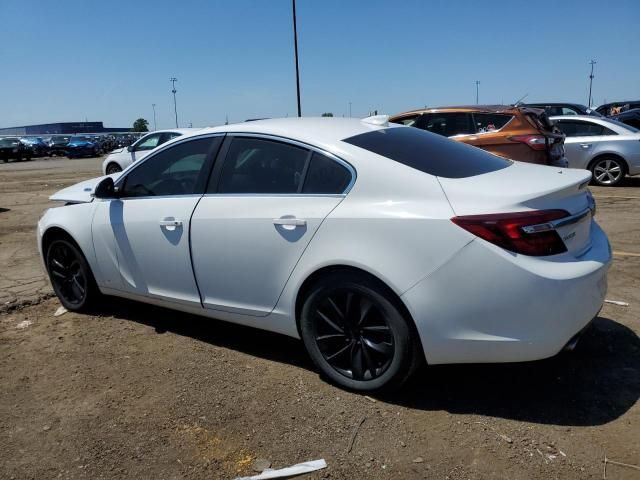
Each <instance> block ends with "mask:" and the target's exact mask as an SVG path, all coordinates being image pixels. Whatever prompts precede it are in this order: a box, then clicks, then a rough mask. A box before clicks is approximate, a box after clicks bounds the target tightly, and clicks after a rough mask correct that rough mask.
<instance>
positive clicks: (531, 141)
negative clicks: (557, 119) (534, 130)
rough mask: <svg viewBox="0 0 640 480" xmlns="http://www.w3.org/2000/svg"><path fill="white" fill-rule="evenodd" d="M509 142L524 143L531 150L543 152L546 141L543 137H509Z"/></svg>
mask: <svg viewBox="0 0 640 480" xmlns="http://www.w3.org/2000/svg"><path fill="white" fill-rule="evenodd" d="M509 140H512V141H514V142H520V143H526V144H527V145H529V147H531V148H532V149H533V150H545V149H546V148H547V139H546V137H545V136H544V135H514V136H512V137H509Z"/></svg>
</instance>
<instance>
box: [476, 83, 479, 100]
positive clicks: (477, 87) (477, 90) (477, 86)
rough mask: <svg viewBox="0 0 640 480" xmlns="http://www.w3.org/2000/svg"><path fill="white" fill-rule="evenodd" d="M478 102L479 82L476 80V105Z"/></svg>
mask: <svg viewBox="0 0 640 480" xmlns="http://www.w3.org/2000/svg"><path fill="white" fill-rule="evenodd" d="M479 100H480V80H476V105H478V103H479Z"/></svg>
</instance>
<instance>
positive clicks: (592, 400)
mask: <svg viewBox="0 0 640 480" xmlns="http://www.w3.org/2000/svg"><path fill="white" fill-rule="evenodd" d="M101 161H102V159H84V160H67V159H42V160H37V161H31V162H25V163H10V164H0V221H1V225H2V226H1V228H0V267H1V269H0V379H1V382H2V389H1V390H0V478H16V479H22V478H33V479H44V478H91V479H94V478H134V477H135V478H154V479H155V478H158V479H160V478H163V479H164V478H167V479H173V478H175V479H178V478H194V479H196V478H197V479H214V478H233V477H234V476H236V475H237V474H248V473H251V471H252V467H253V465H254V462H255V461H256V459H266V460H268V461H269V462H270V463H271V464H272V466H273V467H274V468H279V467H283V466H287V465H290V464H293V463H298V462H301V461H305V460H312V459H317V458H325V459H326V461H327V463H328V465H329V467H328V468H327V469H325V470H323V471H321V472H319V473H316V474H314V475H310V476H309V477H305V478H332V479H359V478H390V479H391V478H393V479H398V478H434V479H435V478H442V479H446V478H450V479H458V478H459V479H480V478H501V479H548V478H562V479H584V478H594V479H596V478H597V479H599V478H602V477H603V465H604V464H603V459H604V457H605V455H606V456H607V458H609V459H611V460H614V461H617V462H624V463H627V464H634V465H640V407H639V405H638V397H639V396H640V339H639V338H638V332H640V315H639V314H640V221H639V220H640V214H639V209H640V178H638V179H632V180H630V181H628V182H627V183H626V184H625V186H623V187H620V188H615V189H605V188H600V189H598V188H594V189H593V192H594V195H595V197H596V199H597V202H598V214H597V218H598V220H599V222H600V223H601V225H603V227H604V228H605V230H606V231H607V232H608V233H609V235H610V239H611V242H612V245H613V248H614V251H615V252H616V254H615V262H614V265H613V267H612V270H611V273H610V277H609V294H608V298H610V299H613V300H621V301H624V302H628V303H629V305H628V306H617V305H611V304H607V305H605V307H604V309H603V310H602V312H601V315H600V317H599V318H598V319H597V320H596V322H595V324H594V325H593V328H592V329H591V330H589V331H588V333H587V334H586V335H585V337H584V338H583V340H582V341H581V343H580V344H579V345H578V348H577V349H576V351H575V352H573V353H571V354H561V355H559V356H558V357H556V358H553V359H549V360H545V361H541V362H534V363H527V364H518V365H466V366H441V367H431V368H428V369H425V370H424V371H422V372H420V373H419V375H418V376H417V377H416V378H415V380H414V381H413V382H412V383H411V384H410V385H408V386H407V387H406V388H404V389H403V390H402V391H400V392H397V393H395V394H393V395H391V396H386V397H375V398H371V397H365V396H361V395H355V394H352V393H349V392H345V391H342V390H340V389H338V388H336V387H334V386H332V385H330V384H328V383H326V382H325V381H323V380H322V378H320V377H319V376H318V374H317V372H316V371H315V370H314V368H313V367H312V365H311V363H310V360H309V359H308V358H307V356H306V354H305V352H304V349H303V347H302V344H301V343H300V342H298V341H296V340H293V339H289V338H286V337H281V336H277V335H273V334H269V333H266V332H261V331H257V330H252V329H248V328H244V327H239V326H234V325H230V324H226V323H224V322H215V321H208V320H205V319H202V318H198V317H194V316H190V315H186V314H182V313H178V312H174V311H169V310H164V309H159V308H154V307H150V306H144V305H140V304H136V303H133V302H126V301H120V300H113V301H110V302H109V304H108V305H106V306H105V307H104V308H103V309H102V310H101V311H100V312H97V314H96V315H93V316H91V315H78V314H72V313H67V314H64V315H62V316H59V317H54V315H53V314H54V312H55V311H56V309H57V308H58V306H59V303H58V302H57V301H56V299H55V298H51V289H50V287H49V285H48V283H47V282H46V280H45V277H44V274H43V272H42V270H41V268H40V265H39V260H38V257H37V248H36V244H35V224H36V222H37V219H38V217H39V215H40V214H41V213H42V211H43V210H44V209H45V208H46V207H47V206H48V204H49V202H48V200H47V197H48V195H50V194H51V193H52V192H54V191H56V190H58V189H60V188H62V187H64V186H67V185H71V184H73V183H76V182H77V181H80V180H82V179H85V178H89V177H92V176H97V175H99V172H100V164H101ZM549 308H553V305H549ZM363 419H364V421H363ZM362 421H363V423H361V422H362ZM358 425H359V427H358ZM354 432H355V437H354V436H353V435H354ZM352 439H353V440H352ZM352 441H353V444H352V448H351V450H350V451H349V446H350V444H351V442H352ZM606 478H608V479H639V478H640V471H637V470H633V469H631V468H628V467H624V466H619V465H613V464H608V465H607V477H606Z"/></svg>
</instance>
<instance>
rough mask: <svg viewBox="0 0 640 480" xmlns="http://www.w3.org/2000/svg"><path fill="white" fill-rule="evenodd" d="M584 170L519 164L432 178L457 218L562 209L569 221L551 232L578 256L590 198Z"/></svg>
mask: <svg viewBox="0 0 640 480" xmlns="http://www.w3.org/2000/svg"><path fill="white" fill-rule="evenodd" d="M590 178H591V173H590V172H589V171H586V170H578V169H564V168H554V167H545V166H541V165H534V164H529V163H523V162H514V163H513V165H511V166H509V167H507V168H504V169H501V170H497V171H494V172H491V173H486V174H483V175H477V176H473V177H467V178H443V177H438V180H439V181H440V184H441V185H442V189H443V190H444V192H445V194H446V196H447V198H448V200H449V203H450V204H451V208H452V209H453V211H454V212H455V214H456V215H457V216H464V215H485V214H495V213H510V212H523V211H529V210H553V209H561V210H566V211H567V212H568V213H569V214H570V215H571V220H572V221H571V222H567V223H566V224H564V225H562V222H559V225H558V226H557V228H556V231H557V232H558V234H559V235H560V237H561V238H562V240H563V241H564V243H565V245H566V247H567V250H568V251H569V252H571V253H574V254H580V253H581V252H583V251H584V250H586V249H587V248H588V247H589V246H590V235H591V217H592V211H593V207H594V204H593V197H592V196H591V193H590V192H589V189H588V188H587V186H588V183H589V180H590Z"/></svg>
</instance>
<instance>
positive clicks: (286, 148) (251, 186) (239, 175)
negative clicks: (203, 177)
mask: <svg viewBox="0 0 640 480" xmlns="http://www.w3.org/2000/svg"><path fill="white" fill-rule="evenodd" d="M308 156H309V151H308V150H306V149H304V148H300V147H296V146H294V145H290V144H287V143H281V142H274V141H271V140H262V139H257V138H243V137H238V138H234V139H233V142H232V143H231V146H230V147H229V152H228V153H227V156H226V157H225V160H224V165H223V167H222V173H221V175H220V183H219V184H218V193H263V194H269V193H272V194H278V193H281V194H282V193H297V192H298V189H299V187H300V185H301V183H302V175H303V173H304V167H305V165H306V163H307V157H308Z"/></svg>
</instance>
